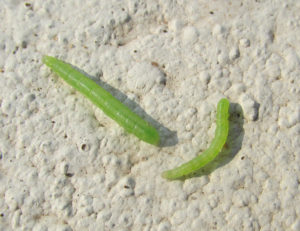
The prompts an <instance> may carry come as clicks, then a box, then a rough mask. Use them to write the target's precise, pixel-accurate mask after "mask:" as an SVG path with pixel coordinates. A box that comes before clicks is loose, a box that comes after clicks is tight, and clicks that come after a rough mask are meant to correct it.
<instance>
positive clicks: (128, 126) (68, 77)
mask: <svg viewBox="0 0 300 231" xmlns="http://www.w3.org/2000/svg"><path fill="white" fill-rule="evenodd" d="M42 61H43V63H44V64H46V65H47V66H48V67H50V69H52V71H54V72H55V73H56V74H58V75H59V76H60V77H61V78H62V79H64V80H65V81H66V82H67V83H68V84H70V85H71V86H72V87H74V88H75V89H76V90H78V91H79V92H81V93H82V94H83V95H84V96H86V97H87V98H88V99H90V100H91V101H92V102H93V103H94V104H95V105H96V106H98V107H99V108H100V109H102V111H103V112H104V113H105V114H106V115H108V116H109V117H110V118H112V119H113V120H115V121H116V122H117V123H118V124H119V125H120V126H122V127H123V128H125V130H126V131H127V132H129V133H133V134H134V135H136V136H137V137H138V138H140V139H141V140H143V141H145V142H147V143H150V144H153V145H159V142H160V137H159V134H158V132H157V130H156V129H155V128H154V127H153V126H151V125H150V124H149V123H148V122H147V121H145V120H143V119H142V118H141V117H140V116H138V115H137V114H135V113H134V112H132V111H131V110H130V109H129V108H128V107H126V106H125V105H124V104H122V103H121V102H120V101H119V100H117V99H116V98H114V97H113V96H112V95H111V94H110V93H109V92H107V91H106V90H104V89H103V88H102V87H100V86H99V85H98V84H97V83H95V82H94V81H92V80H91V79H90V78H88V77H87V76H85V75H84V74H82V73H81V72H79V71H77V70H76V69H74V68H73V67H72V66H71V65H70V64H68V63H65V62H63V61H61V60H59V59H56V58H54V57H51V56H44V57H43V59H42Z"/></svg>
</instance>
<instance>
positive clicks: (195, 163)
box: [162, 98, 230, 180]
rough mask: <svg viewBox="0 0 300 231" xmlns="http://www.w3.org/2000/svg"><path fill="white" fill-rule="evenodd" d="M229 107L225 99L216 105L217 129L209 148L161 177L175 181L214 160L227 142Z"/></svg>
mask: <svg viewBox="0 0 300 231" xmlns="http://www.w3.org/2000/svg"><path fill="white" fill-rule="evenodd" d="M229 105H230V104H229V101H228V100H227V99H225V98H223V99H221V100H220V101H219V103H218V106H217V119H216V123H217V128H216V131H215V138H214V139H213V141H212V143H211V145H210V146H209V148H208V149H207V150H206V151H204V152H203V153H202V154H201V155H199V156H197V157H195V158H194V159H192V160H190V161H188V162H186V163H184V164H182V165H180V166H179V167H177V168H174V169H171V170H168V171H165V172H163V173H162V177H164V178H166V179H169V180H175V179H178V178H181V177H184V176H186V175H189V174H192V173H194V172H196V171H197V170H199V169H200V168H202V167H203V166H205V165H206V164H208V163H209V162H211V161H212V160H213V159H215V157H216V156H217V155H218V154H219V152H220V151H221V150H222V148H223V146H224V144H225V142H226V140H227V136H228V130H229V122H228V117H229V112H228V111H229Z"/></svg>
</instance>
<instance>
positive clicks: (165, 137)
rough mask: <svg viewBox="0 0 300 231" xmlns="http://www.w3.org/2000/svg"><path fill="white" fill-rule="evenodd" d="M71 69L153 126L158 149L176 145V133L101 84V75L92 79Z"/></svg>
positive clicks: (123, 95)
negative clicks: (155, 131) (158, 139)
mask: <svg viewBox="0 0 300 231" xmlns="http://www.w3.org/2000/svg"><path fill="white" fill-rule="evenodd" d="M72 67H73V68H74V69H76V70H78V71H80V72H81V73H82V74H84V75H86V76H88V77H89V78H90V79H92V80H93V81H95V82H96V83H97V84H98V85H99V86H101V87H102V88H104V89H105V90H106V91H108V92H109V93H110V94H111V95H112V96H114V97H115V98H117V99H118V100H119V101H121V102H122V103H123V104H124V105H126V106H127V107H128V108H130V109H131V110H132V111H133V112H135V113H136V114H137V115H139V116H140V117H141V118H143V119H144V120H146V121H147V122H148V123H150V124H151V125H152V126H154V127H155V128H156V129H157V131H158V133H159V136H160V144H159V147H168V146H174V145H176V144H177V143H178V136H177V132H176V131H171V130H170V129H168V128H166V127H165V126H163V125H162V124H161V123H159V122H158V121H156V120H155V119H153V118H152V117H151V116H150V115H148V114H147V113H146V112H145V111H144V109H142V108H141V107H140V106H139V105H138V104H137V103H136V102H134V101H133V100H131V99H129V98H128V97H127V96H126V95H125V94H124V93H122V92H121V91H119V90H118V89H116V88H114V87H112V86H111V85H109V84H107V83H105V82H103V81H102V80H101V79H100V78H101V74H99V75H98V76H97V77H93V76H91V75H89V74H88V73H86V72H85V71H83V70H81V69H79V68H78V67H75V66H73V65H72Z"/></svg>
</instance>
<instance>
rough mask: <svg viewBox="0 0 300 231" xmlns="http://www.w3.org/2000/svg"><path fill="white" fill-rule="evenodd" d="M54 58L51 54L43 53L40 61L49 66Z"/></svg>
mask: <svg viewBox="0 0 300 231" xmlns="http://www.w3.org/2000/svg"><path fill="white" fill-rule="evenodd" d="M54 60H56V59H55V58H54V57H52V56H48V55H44V56H43V58H42V62H43V63H44V64H45V65H47V66H48V67H50V66H51V63H52V61H54Z"/></svg>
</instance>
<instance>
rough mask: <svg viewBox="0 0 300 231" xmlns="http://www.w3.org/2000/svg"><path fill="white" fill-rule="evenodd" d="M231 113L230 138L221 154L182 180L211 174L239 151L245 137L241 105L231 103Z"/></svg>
mask: <svg viewBox="0 0 300 231" xmlns="http://www.w3.org/2000/svg"><path fill="white" fill-rule="evenodd" d="M229 113H230V115H229V132H228V138H227V141H226V143H225V145H224V147H223V149H222V150H221V152H220V153H219V155H218V156H217V157H216V158H215V159H214V160H213V161H212V162H210V163H209V164H207V165H206V166H204V167H203V168H201V169H199V170H198V171H197V172H195V173H193V174H191V175H187V176H184V177H182V178H180V180H185V179H188V178H192V177H201V176H205V175H209V174H210V173H212V172H213V171H214V170H215V169H217V168H220V167H222V166H224V165H226V164H227V163H229V162H230V161H231V160H232V159H233V158H234V157H235V156H236V154H237V153H238V152H239V150H240V149H241V147H242V143H243V139H244V128H243V125H244V116H243V110H242V107H241V105H239V104H237V103H230V109H229ZM200 155H201V154H200Z"/></svg>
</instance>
